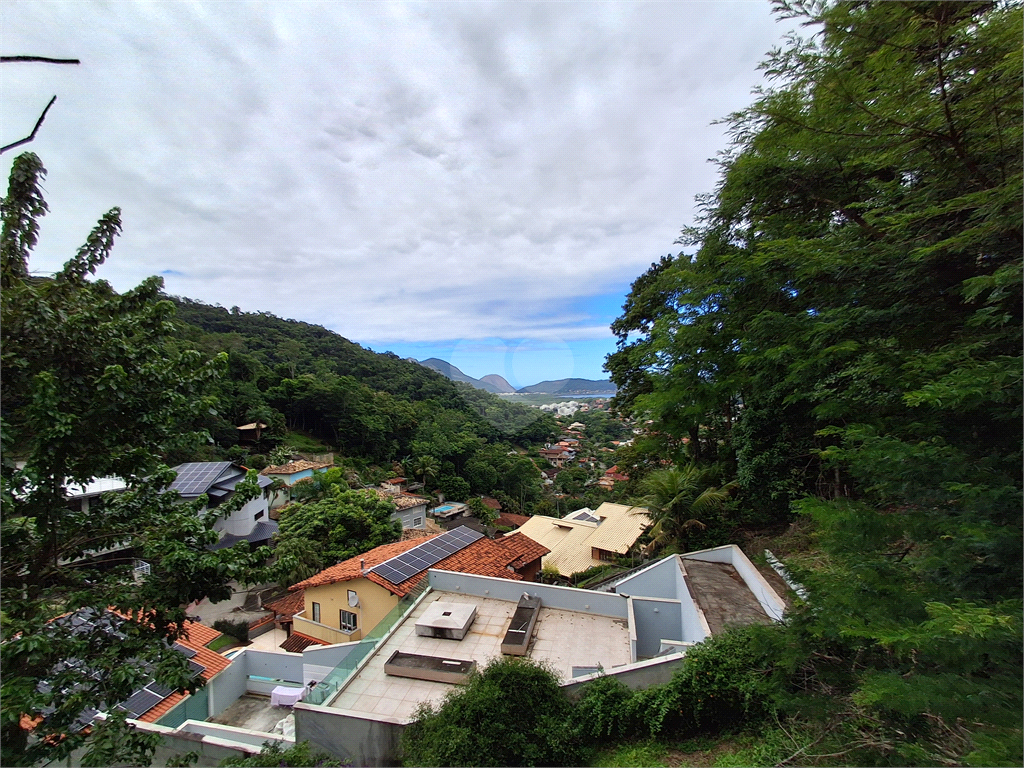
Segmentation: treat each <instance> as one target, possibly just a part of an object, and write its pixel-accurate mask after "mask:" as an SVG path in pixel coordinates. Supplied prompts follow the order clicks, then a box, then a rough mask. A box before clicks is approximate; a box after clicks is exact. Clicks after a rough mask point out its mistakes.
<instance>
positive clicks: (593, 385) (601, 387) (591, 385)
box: [414, 357, 615, 397]
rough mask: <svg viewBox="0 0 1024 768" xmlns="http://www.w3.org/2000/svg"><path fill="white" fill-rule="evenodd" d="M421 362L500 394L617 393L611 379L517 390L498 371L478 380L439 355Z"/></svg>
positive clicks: (562, 381)
mask: <svg viewBox="0 0 1024 768" xmlns="http://www.w3.org/2000/svg"><path fill="white" fill-rule="evenodd" d="M414 362H418V363H419V364H420V365H422V366H425V367H426V368H430V369H431V370H434V371H437V372H438V373H440V374H441V375H442V376H446V377H448V378H449V379H451V380H452V381H463V382H465V383H466V384H469V385H470V386H473V387H476V388H477V389H483V390H486V391H488V392H493V393H494V394H498V395H507V394H513V393H515V392H519V393H521V394H542V395H559V396H562V397H565V396H570V395H614V394H615V385H614V384H612V383H611V382H610V381H609V380H608V379H600V380H594V379H556V380H554V381H542V382H540V383H539V384H533V385H532V386H529V387H523V388H521V389H518V390H517V389H516V388H515V387H513V386H512V385H511V384H509V383H508V382H507V381H506V380H505V379H504V377H502V376H499V375H498V374H496V373H491V374H488V375H487V376H484V377H482V378H479V379H474V378H473V377H472V376H469V375H467V374H465V373H463V372H462V371H460V370H459V369H458V368H456V367H455V366H454V365H452V364H451V363H449V362H447V361H445V360H441V359H439V358H436V357H430V358H427V359H426V360H416V361H414Z"/></svg>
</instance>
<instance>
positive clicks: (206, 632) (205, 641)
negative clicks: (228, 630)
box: [182, 621, 221, 645]
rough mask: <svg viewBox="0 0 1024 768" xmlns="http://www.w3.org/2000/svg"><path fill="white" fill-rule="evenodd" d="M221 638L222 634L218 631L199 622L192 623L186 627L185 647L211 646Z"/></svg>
mask: <svg viewBox="0 0 1024 768" xmlns="http://www.w3.org/2000/svg"><path fill="white" fill-rule="evenodd" d="M220 636H221V633H220V632H218V631H217V630H216V629H213V628H212V627H208V626H206V625H205V624H200V623H199V622H198V621H191V622H189V623H188V624H186V625H185V633H184V634H183V635H182V638H183V639H184V640H185V642H184V643H183V644H184V645H209V644H210V643H212V642H213V641H214V640H216V639H217V638H218V637H220Z"/></svg>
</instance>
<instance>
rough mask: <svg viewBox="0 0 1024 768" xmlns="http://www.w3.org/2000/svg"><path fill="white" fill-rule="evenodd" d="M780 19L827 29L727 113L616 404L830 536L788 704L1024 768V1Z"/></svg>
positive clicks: (840, 723)
mask: <svg viewBox="0 0 1024 768" xmlns="http://www.w3.org/2000/svg"><path fill="white" fill-rule="evenodd" d="M780 8H781V10H782V12H783V13H788V14H792V15H795V16H798V17H800V19H801V21H803V22H805V23H806V25H807V26H808V27H809V29H810V30H811V33H812V35H813V36H811V37H808V38H806V39H803V40H796V39H794V40H793V41H791V44H790V45H789V46H788V47H787V48H786V49H785V50H779V51H776V52H775V53H774V54H773V55H772V56H771V57H770V58H769V60H768V61H767V63H766V64H765V69H766V71H767V72H768V73H769V75H770V76H771V77H772V79H773V81H774V87H773V88H772V89H769V90H765V91H764V92H762V93H761V94H759V98H758V99H757V100H756V102H755V103H754V104H753V106H751V107H750V108H749V109H747V110H744V111H743V112H740V113H737V114H734V115H732V116H731V117H730V118H729V120H728V125H729V127H730V132H731V135H732V138H733V144H732V146H731V148H730V149H729V150H728V151H727V152H725V153H724V154H723V155H722V156H721V157H720V159H719V165H720V167H721V181H720V184H719V186H718V188H717V189H716V190H715V192H714V193H713V194H710V195H708V196H707V197H706V198H705V199H704V200H703V215H702V217H701V219H700V220H699V221H698V222H696V224H695V225H694V226H692V227H689V228H687V229H685V230H684V232H683V235H682V238H681V239H680V241H679V242H680V243H681V244H682V245H684V246H689V249H688V250H687V251H684V252H683V253H680V254H679V255H677V256H666V257H665V258H663V259H662V260H661V261H660V262H659V263H657V264H654V265H652V267H651V269H650V270H649V271H648V272H647V273H645V274H644V275H642V276H641V277H640V278H638V279H637V281H636V282H635V283H634V284H633V289H632V292H631V293H630V295H629V297H628V300H627V303H626V305H625V307H624V313H623V315H622V316H621V317H620V318H619V319H618V320H617V321H616V322H615V324H614V326H613V330H614V331H615V333H616V334H617V335H618V339H619V343H618V350H617V351H616V352H615V353H614V354H613V355H611V356H610V358H609V360H608V364H607V367H608V370H609V371H610V373H611V374H612V379H613V380H614V381H615V383H616V384H618V386H619V393H618V397H617V400H616V402H617V405H618V407H619V408H620V410H622V411H624V412H626V413H628V414H632V415H634V416H636V417H638V418H643V419H650V420H651V421H652V432H653V433H655V434H656V435H657V439H656V440H655V439H652V440H649V441H647V442H646V443H645V445H646V446H647V448H648V449H649V450H651V451H654V452H655V453H654V454H653V455H652V456H648V460H649V461H650V460H651V459H657V458H661V459H664V460H669V461H672V462H675V463H680V464H691V463H692V464H693V465H694V466H695V467H697V468H704V469H711V470H713V471H714V472H716V473H717V474H718V476H719V477H720V478H721V479H722V480H723V481H732V482H734V483H735V486H734V487H735V488H736V491H737V494H738V496H737V500H736V502H735V503H736V504H737V506H736V508H735V509H733V510H732V512H731V514H735V515H737V516H738V518H739V519H741V520H743V521H746V522H748V523H753V524H758V525H771V524H777V525H780V526H784V525H785V524H788V523H790V522H794V521H797V522H798V523H799V526H800V527H801V529H802V530H806V531H808V532H809V534H810V536H811V537H812V538H811V539H810V541H811V542H812V547H811V550H810V551H809V552H807V553H806V554H804V556H803V557H794V558H793V560H792V561H791V563H790V565H791V567H792V568H793V570H794V571H795V573H796V576H797V578H798V579H799V580H801V581H802V582H803V583H804V585H805V586H806V587H807V588H808V590H809V592H810V595H811V597H810V600H809V605H808V606H806V607H805V608H803V609H800V610H797V611H796V612H795V614H794V616H793V618H792V619H791V622H790V626H789V628H788V642H789V649H788V650H787V651H786V652H785V653H784V654H780V655H776V656H773V657H772V656H770V657H768V658H767V659H766V660H764V661H763V662H762V663H765V664H767V665H768V666H767V668H766V670H765V674H768V672H769V671H773V672H774V675H775V679H776V683H777V684H779V685H780V686H781V687H780V688H779V689H778V692H777V693H776V694H775V698H774V701H773V704H772V706H773V707H776V708H777V710H776V711H777V712H786V713H788V714H790V715H792V716H794V717H796V716H797V715H798V713H802V715H801V716H806V715H808V713H813V715H811V717H812V721H813V722H816V723H818V724H819V725H820V726H822V727H824V726H826V725H827V728H828V729H831V734H830V738H832V737H836V736H837V734H839V733H843V734H844V735H843V736H842V738H843V739H845V740H846V741H845V742H842V744H843V747H844V750H845V751H843V752H842V755H843V757H842V758H841V759H842V760H844V764H850V763H849V762H845V761H849V760H854V761H857V760H860V761H867V762H856V763H855V764H861V765H869V764H878V763H877V762H876V761H882V762H883V763H885V764H899V765H908V764H925V765H937V764H950V765H952V764H963V761H965V760H966V761H967V763H969V764H975V765H991V764H1007V765H1016V764H1019V761H1020V745H1021V731H1020V722H1021V721H1020V713H1021V704H1022V702H1021V689H1020V682H1021V646H1020V640H1021V578H1022V572H1021V560H1022V558H1021V533H1022V532H1021V485H1022V484H1021V415H1022V411H1021V367H1022V358H1021V250H1022V235H1021V211H1022V195H1021V160H1022V158H1021V140H1022V134H1021V71H1022V67H1021V16H1022V14H1021V7H1020V5H1019V4H1018V3H839V4H836V5H834V6H831V7H826V6H821V7H819V6H818V5H817V4H811V3H794V4H792V6H790V5H788V4H781V5H780ZM705 522H707V519H705ZM781 529H782V528H780V530H781ZM794 749H795V747H794ZM972 750H973V751H972ZM818 751H820V750H817V749H815V750H809V751H807V753H806V754H805V755H804V756H803V757H801V758H799V759H800V760H807V759H809V758H808V756H809V755H813V754H815V753H816V752H818ZM779 757H780V759H781V757H782V756H781V755H780V756H779ZM1015 761H1016V762H1015ZM769 764H770V763H769Z"/></svg>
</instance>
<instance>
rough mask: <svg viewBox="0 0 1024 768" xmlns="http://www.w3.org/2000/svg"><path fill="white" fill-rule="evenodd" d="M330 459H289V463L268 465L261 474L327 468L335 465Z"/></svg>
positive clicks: (283, 473)
mask: <svg viewBox="0 0 1024 768" xmlns="http://www.w3.org/2000/svg"><path fill="white" fill-rule="evenodd" d="M333 466H334V464H332V463H331V462H329V461H326V462H325V461H306V460H305V459H302V460H300V461H289V462H288V463H287V464H281V465H279V466H276V467H267V468H266V469H264V470H263V471H262V472H260V474H261V475H294V474H295V473H296V472H304V471H305V470H307V469H327V468H328V467H333Z"/></svg>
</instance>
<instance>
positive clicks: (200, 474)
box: [170, 461, 231, 496]
mask: <svg viewBox="0 0 1024 768" xmlns="http://www.w3.org/2000/svg"><path fill="white" fill-rule="evenodd" d="M230 466H231V462H230V461H196V462H190V463H188V464H181V465H179V466H177V467H175V471H176V472H177V473H178V478H177V479H176V480H175V481H174V482H173V483H171V487H170V490H173V491H177V492H178V493H180V494H181V495H182V496H198V495H199V494H201V493H206V489H207V488H209V487H210V486H211V485H212V484H213V482H214V481H215V480H216V479H217V478H218V477H220V476H221V474H222V473H223V472H224V470H225V469H227V468H228V467H230Z"/></svg>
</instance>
